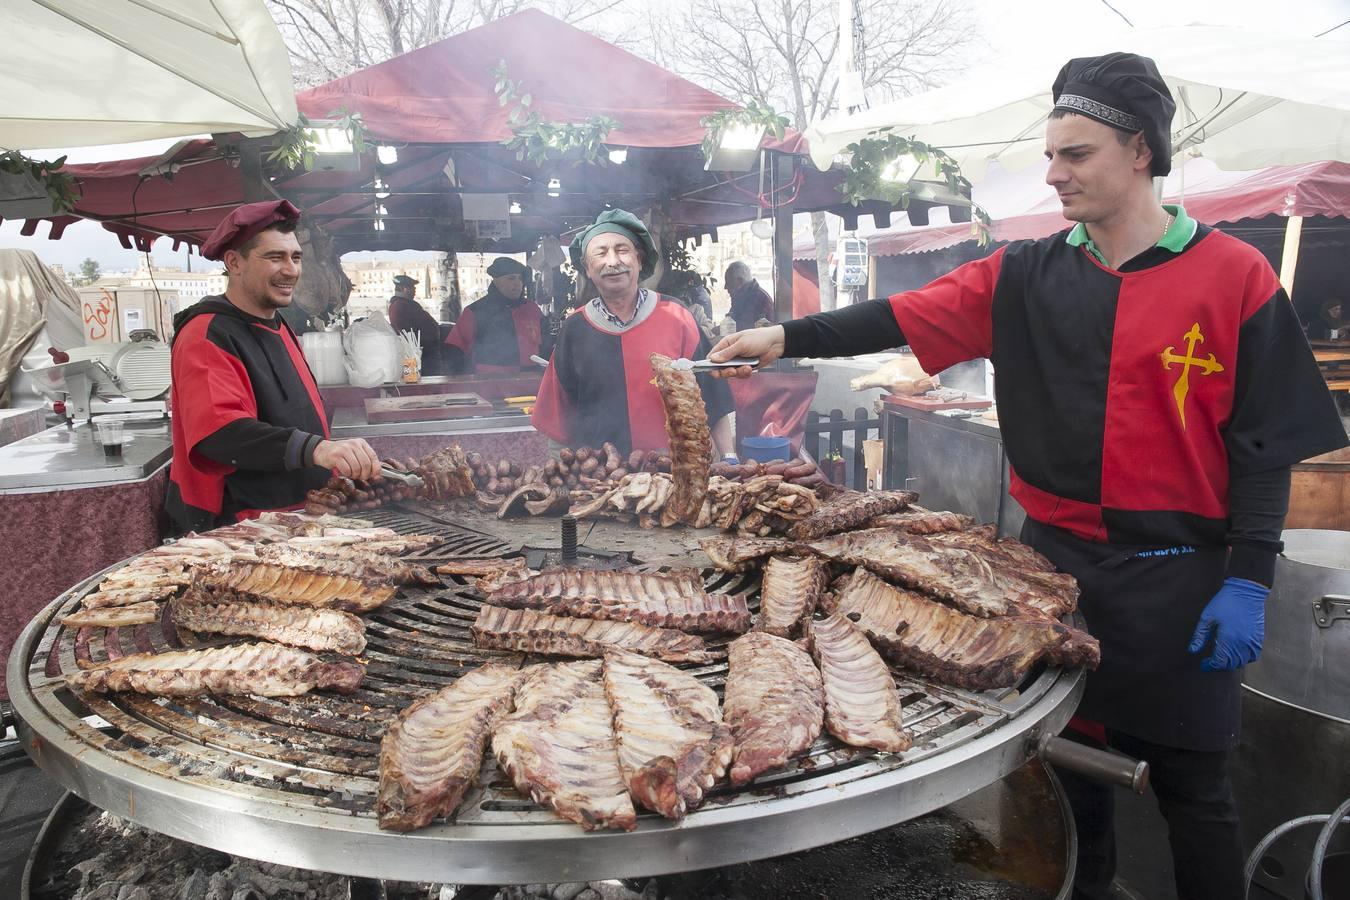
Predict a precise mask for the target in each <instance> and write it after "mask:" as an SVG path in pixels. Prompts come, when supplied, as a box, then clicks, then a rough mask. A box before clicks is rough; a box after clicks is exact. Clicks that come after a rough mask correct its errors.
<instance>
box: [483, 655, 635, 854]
mask: <svg viewBox="0 0 1350 900" xmlns="http://www.w3.org/2000/svg"><path fill="white" fill-rule="evenodd" d="M601 669H602V664H601V662H600V661H599V660H590V661H586V662H573V663H559V664H556V665H546V666H537V667H535V668H534V669H533V670H532V671H531V672H530V674H529V676H528V677H527V678H526V679H525V680H524V681H523V682H522V683H521V685H520V686H519V687H518V688H517V689H516V711H515V712H513V713H511V714H510V715H509V716H507V717H506V718H504V719H503V720H502V721H501V722H499V723H498V724H497V727H496V729H495V730H494V731H493V734H492V752H493V754H494V755H495V756H496V757H497V762H498V763H499V764H500V765H501V767H502V770H503V771H505V772H506V774H507V776H508V777H510V779H511V780H512V781H513V782H514V783H515V785H516V789H517V790H519V791H520V792H521V793H522V794H527V795H529V796H530V797H532V798H533V799H534V801H535V802H536V803H538V804H540V805H541V806H547V807H549V808H550V809H552V810H553V811H554V812H556V813H558V815H560V816H562V817H563V818H565V819H570V820H571V821H573V822H576V823H577V824H578V825H580V826H581V827H582V828H584V829H586V830H587V831H594V830H595V829H597V828H616V829H622V830H624V831H632V830H633V829H634V828H636V827H637V811H636V810H634V809H633V801H632V800H631V799H630V798H629V796H628V789H627V786H626V785H625V784H624V780H623V773H622V772H621V771H620V769H619V756H618V751H617V748H616V746H615V742H614V725H613V722H612V721H611V717H610V709H609V702H608V701H607V700H606V699H605V688H604V684H603V681H602V675H601Z"/></svg>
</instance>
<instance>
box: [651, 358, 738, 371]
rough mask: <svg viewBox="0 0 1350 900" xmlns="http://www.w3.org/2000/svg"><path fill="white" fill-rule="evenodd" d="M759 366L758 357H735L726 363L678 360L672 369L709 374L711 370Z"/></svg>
mask: <svg viewBox="0 0 1350 900" xmlns="http://www.w3.org/2000/svg"><path fill="white" fill-rule="evenodd" d="M758 365H759V358H758V357H755V356H735V357H732V358H731V359H729V360H727V361H726V362H713V361H712V360H710V359H699V360H692V359H677V360H675V361H674V362H673V363H671V364H670V367H671V368H672V369H675V370H677V371H680V372H707V371H708V370H710V369H735V368H738V367H740V366H749V367H750V368H752V369H753V368H754V367H755V366H758Z"/></svg>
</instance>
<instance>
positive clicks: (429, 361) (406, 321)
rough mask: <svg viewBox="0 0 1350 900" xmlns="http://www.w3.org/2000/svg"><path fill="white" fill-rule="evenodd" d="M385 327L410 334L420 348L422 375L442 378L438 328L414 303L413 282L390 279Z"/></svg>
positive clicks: (395, 278)
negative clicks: (389, 295) (414, 334)
mask: <svg viewBox="0 0 1350 900" xmlns="http://www.w3.org/2000/svg"><path fill="white" fill-rule="evenodd" d="M389 324H390V325H392V326H393V327H394V330H395V331H397V332H404V331H412V332H415V333H416V334H417V337H418V339H419V341H420V343H421V346H422V374H423V375H444V374H445V366H444V363H443V362H442V360H441V357H442V355H443V354H442V353H441V327H440V326H439V325H437V324H436V320H435V319H433V318H432V317H431V313H429V312H427V311H426V310H425V309H423V308H422V304H420V303H418V302H417V279H416V278H412V277H410V276H408V275H395V276H394V296H392V297H390V298H389Z"/></svg>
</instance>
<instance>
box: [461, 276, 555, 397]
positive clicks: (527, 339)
mask: <svg viewBox="0 0 1350 900" xmlns="http://www.w3.org/2000/svg"><path fill="white" fill-rule="evenodd" d="M487 272H488V275H490V276H492V284H491V286H489V287H488V292H487V293H486V294H484V295H483V296H482V297H480V298H479V299H478V300H477V301H475V302H474V303H471V304H470V305H469V306H468V308H466V309H465V310H464V312H462V313H461V314H460V316H459V319H458V320H457V321H456V322H455V327H454V329H453V330H452V331H451V332H450V334H449V336H448V337H446V339H445V344H446V347H447V352H448V353H449V354H450V358H451V368H452V370H453V371H458V372H472V373H474V374H476V375H483V374H493V373H502V374H505V373H512V372H519V371H520V370H521V369H522V368H530V367H531V366H532V365H533V363H531V362H530V357H531V356H534V355H535V354H537V353H538V352H539V347H540V341H541V339H542V336H543V331H544V316H543V314H542V313H540V312H539V307H538V306H536V305H535V304H534V303H532V302H530V300H528V299H527V298H526V297H525V279H527V278H528V277H529V276H530V268H529V266H526V265H525V264H524V263H520V262H517V261H516V260H514V259H512V258H511V257H509V256H499V257H497V258H496V259H494V260H493V261H492V265H490V266H488V270H487ZM536 371H538V370H536Z"/></svg>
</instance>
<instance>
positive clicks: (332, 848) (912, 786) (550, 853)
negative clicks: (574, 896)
mask: <svg viewBox="0 0 1350 900" xmlns="http://www.w3.org/2000/svg"><path fill="white" fill-rule="evenodd" d="M391 512H392V510H391ZM413 515H414V516H415V515H416V513H413ZM410 518H411V517H410ZM432 522H433V523H434V524H435V525H436V526H440V527H441V528H445V527H447V526H446V524H445V523H442V522H438V521H435V520H432ZM449 527H453V526H449ZM465 531H467V532H469V534H470V535H472V536H478V535H480V534H481V532H477V531H474V530H471V529H465ZM484 537H489V536H484ZM498 543H501V542H500V541H498ZM124 562H125V561H123V562H119V563H116V564H114V565H112V566H109V567H108V568H106V569H104V570H102V571H101V572H99V573H96V574H95V575H92V576H90V577H89V578H88V579H85V580H84V581H82V582H81V583H80V584H78V585H76V586H75V587H73V588H71V589H69V590H68V591H66V592H65V593H63V594H62V595H61V596H60V597H58V598H56V599H55V600H53V601H52V603H50V604H49V605H48V606H47V607H46V608H45V609H44V610H43V611H42V612H41V613H40V614H39V615H38V616H36V617H34V619H33V620H32V621H31V622H30V623H29V624H28V625H27V626H26V627H25V628H24V630H23V632H22V634H21V635H20V638H19V640H18V641H17V642H16V644H15V647H14V651H13V652H12V653H11V655H10V658H9V660H8V674H9V681H10V684H12V685H14V686H15V688H13V689H12V690H14V696H13V697H12V698H11V699H12V701H13V702H14V707H15V710H16V712H17V713H18V716H19V719H20V725H19V736H20V739H21V740H22V741H23V746H24V748H25V750H26V751H27V752H28V753H29V755H30V756H31V757H32V758H33V760H34V762H35V763H36V764H37V765H38V766H39V767H40V768H42V769H43V770H44V771H45V772H47V773H48V774H49V775H50V776H52V777H53V778H55V779H56V780H57V781H58V782H60V783H61V784H63V785H64V786H65V787H67V788H68V789H69V790H71V791H72V792H74V793H76V794H78V795H79V796H81V797H83V798H84V799H86V800H88V801H89V802H91V803H93V804H95V805H96V806H99V807H101V808H103V809H107V810H109V811H110V812H113V813H114V814H116V815H120V816H123V817H125V818H128V819H131V820H132V821H135V822H137V823H138V824H141V825H144V826H146V827H148V828H152V829H154V830H156V831H160V832H162V833H164V834H168V835H170V836H171V837H175V838H179V839H183V840H188V841H191V842H193V843H198V844H204V845H207V846H210V847H213V848H215V849H218V850H222V851H225V852H229V853H235V854H238V855H241V856H246V857H250V858H253V859H259V860H264V861H268V862H275V863H281V864H285V865H290V866H297V867H300V868H311V869H320V870H323V871H330V872H337V873H340V874H345V875H352V876H356V877H369V878H396V879H402V880H424V881H442V882H454V883H463V884H504V883H541V882H543V883H553V882H559V881H580V880H598V879H603V878H622V877H641V876H652V875H661V874H667V873H671V872H683V871H692V870H695V869H703V868H711V867H716V866H722V865H730V864H735V863H742V862H749V861H753V860H758V859H763V858H766V857H770V856H777V855H781V854H784V853H790V852H796V851H798V850H805V849H810V848H812V847H817V846H821V845H823V844H827V843H833V842H836V841H839V840H844V839H846V838H849V837H855V836H857V835H860V834H864V833H867V832H870V831H874V830H877V829H880V828H884V827H888V826H890V825H893V824H897V823H899V822H901V821H905V820H907V819H910V818H914V817H916V816H919V815H922V814H924V813H926V812H930V811H932V810H934V809H937V808H940V807H942V806H944V805H946V804H947V803H950V802H952V801H953V800H956V799H958V798H960V797H963V796H965V795H967V794H969V793H971V792H973V791H975V790H977V789H979V788H981V787H983V786H985V785H987V784H989V783H991V782H993V781H995V780H997V779H999V778H1001V777H1003V776H1004V775H1006V774H1008V773H1009V772H1011V771H1012V770H1013V769H1016V768H1017V767H1018V766H1020V765H1021V764H1022V763H1023V762H1025V761H1026V760H1027V759H1028V758H1030V757H1031V756H1032V755H1034V749H1033V748H1034V745H1035V739H1036V738H1037V737H1038V736H1039V735H1040V734H1043V733H1058V731H1059V730H1060V729H1062V728H1063V726H1064V725H1065V724H1067V722H1068V719H1069V717H1070V715H1071V714H1072V710H1073V709H1074V708H1076V707H1077V703H1078V700H1079V698H1080V697H1081V694H1082V691H1083V673H1082V672H1081V671H1080V670H1071V671H1065V670H1061V669H1049V668H1047V669H1045V670H1044V671H1042V672H1041V673H1040V675H1039V676H1037V677H1036V678H1035V679H1034V680H1033V681H1032V682H1030V683H1026V684H1024V685H1023V687H1024V688H1025V689H1026V690H1025V691H1024V692H1023V693H1020V694H1016V696H1013V694H1012V693H1011V692H1006V693H1005V694H1004V695H1003V697H1002V698H994V697H990V696H987V695H985V694H979V693H975V692H963V691H960V690H959V689H950V688H942V689H941V690H940V691H939V693H946V694H948V695H953V696H956V697H960V698H961V700H962V702H964V703H965V704H966V705H967V706H971V705H979V706H981V707H984V708H985V709H987V710H989V711H991V712H999V713H1001V714H1002V718H1001V721H997V722H995V723H994V724H993V725H988V726H979V727H981V729H982V730H981V731H980V732H979V733H977V734H975V735H974V736H973V737H967V738H964V739H961V740H959V741H957V742H955V743H954V744H953V745H952V746H950V747H944V748H940V749H938V750H936V751H935V752H932V753H931V754H929V755H927V756H925V757H923V758H920V759H917V760H914V761H908V762H906V763H905V764H903V765H899V766H895V765H893V764H892V763H889V762H888V761H887V758H885V757H882V758H880V759H878V758H871V759H865V760H862V761H858V762H854V763H852V764H850V765H848V766H847V767H844V768H843V769H840V768H838V767H831V768H829V769H826V770H824V771H822V772H820V773H814V774H806V775H805V776H804V777H794V778H791V779H787V780H786V783H779V784H767V785H762V786H761V787H760V788H759V789H757V790H754V791H743V792H741V793H737V794H735V795H733V796H732V799H731V800H730V801H729V802H722V803H719V802H718V800H717V796H716V795H714V797H713V798H712V800H711V801H710V802H709V803H708V804H707V805H705V806H704V807H703V808H702V809H700V810H698V811H697V812H696V813H693V814H691V816H690V818H689V819H686V820H685V822H683V823H669V822H666V821H664V820H661V819H659V818H656V817H653V816H645V815H644V816H642V817H641V818H640V819H639V825H638V829H637V830H636V831H634V832H630V833H617V832H602V833H590V834H588V833H585V832H583V831H581V830H580V829H579V828H578V827H577V826H576V825H574V824H572V823H570V822H565V821H563V820H561V819H557V820H552V821H548V822H540V821H537V818H538V813H537V812H534V811H525V812H519V813H512V812H509V811H503V810H497V811H494V812H493V813H492V817H491V818H492V820H491V821H471V822H454V823H445V822H438V823H437V824H434V825H432V826H430V827H428V828H426V829H423V830H421V831H418V832H413V833H410V834H398V833H394V832H387V831H380V830H379V828H378V827H377V824H376V820H375V819H374V818H373V817H370V816H360V815H356V814H353V813H351V812H349V811H347V810H343V809H341V808H337V807H334V808H322V806H321V805H318V804H316V803H314V800H313V798H314V795H317V794H319V793H320V792H318V791H315V792H314V794H304V795H291V799H288V798H287V797H285V796H282V795H281V794H279V793H278V792H277V791H275V790H274V791H267V790H265V789H263V788H262V787H260V786H259V785H258V784H256V783H253V782H228V781H226V780H224V779H222V778H215V779H211V780H210V781H207V780H206V779H205V778H204V777H203V776H201V775H195V774H194V775H192V776H181V774H180V776H179V777H172V776H169V775H167V774H163V773H157V772H154V771H151V770H150V769H147V768H143V767H141V766H139V765H137V764H135V763H133V762H131V761H129V760H128V759H126V758H123V757H122V756H121V755H116V754H113V753H108V752H103V751H102V750H100V747H99V745H100V743H102V742H106V740H107V738H106V737H105V736H104V735H102V734H101V733H100V732H99V731H97V730H96V729H94V728H93V727H92V726H90V725H88V724H86V723H84V722H83V721H82V718H81V716H82V715H83V712H82V710H81V709H80V707H81V706H82V705H83V704H82V701H81V700H80V699H79V698H78V697H76V696H75V695H74V694H72V693H71V692H70V691H69V689H68V688H65V679H64V677H62V676H56V677H48V676H46V675H45V666H46V659H47V655H48V653H49V652H50V650H51V646H52V644H53V643H54V642H56V641H57V640H58V637H59V635H60V633H61V628H60V627H59V626H56V627H50V626H52V624H53V622H54V620H55V618H56V617H57V616H58V615H59V614H61V613H63V612H64V611H65V609H66V607H68V606H73V605H74V604H75V603H76V602H77V601H78V599H79V598H80V597H81V596H82V595H83V594H84V593H85V592H87V590H88V589H89V588H90V587H91V586H92V585H94V584H95V583H97V581H98V579H99V578H100V577H101V576H102V575H104V574H105V573H106V572H108V571H111V570H114V569H116V568H118V567H120V566H121V565H123V564H124ZM450 590H451V591H453V590H454V588H450ZM58 652H61V651H60V649H59V648H58ZM39 695H42V696H41V697H40V696H39ZM972 698H974V699H975V701H977V703H972V702H971V701H972ZM94 711H95V712H97V710H94ZM123 712H124V714H128V715H129V713H125V711H123ZM156 724H158V723H156ZM972 725H978V723H971V724H968V725H963V726H961V727H960V728H958V729H956V731H957V732H959V731H961V730H964V729H966V728H969V727H972ZM160 727H161V734H162V736H163V738H164V739H166V740H175V741H184V742H187V743H190V744H191V745H192V746H193V748H194V750H195V751H196V755H197V756H218V757H220V758H221V759H220V762H221V764H222V765H223V766H226V767H229V766H231V765H234V766H238V765H240V764H242V765H244V766H250V767H251V768H254V769H256V770H257V771H259V772H260V773H264V774H266V773H268V772H271V773H273V774H272V777H276V776H277V775H280V776H282V777H284V775H285V772H286V771H288V770H290V771H295V770H296V769H297V768H301V767H296V766H294V765H291V764H284V763H281V762H278V761H276V760H272V759H267V758H263V757H256V756H249V755H248V754H246V753H243V752H241V751H238V750H231V749H228V748H224V747H221V746H219V745H217V744H207V745H204V746H205V748H206V750H207V751H209V752H207V753H203V752H202V747H203V745H202V744H201V743H200V742H198V741H196V740H194V739H193V738H191V737H183V736H181V735H179V734H177V733H174V732H170V731H168V730H165V729H163V728H162V726H160ZM944 738H945V736H944ZM953 740H955V739H953ZM492 765H493V763H492V761H491V759H490V756H489V757H488V758H487V760H486V761H485V768H487V767H490V766H492ZM869 770H871V771H869ZM307 771H315V772H322V773H324V774H325V775H326V776H328V778H326V779H324V780H329V779H331V780H332V781H334V782H339V781H340V780H341V779H342V778H343V777H351V778H362V777H364V776H359V775H358V776H344V775H343V774H342V773H337V772H330V771H328V770H322V769H311V770H307ZM843 773H847V775H846V776H845V777H844V778H843V779H839V780H837V781H835V782H834V783H831V781H832V780H834V776H836V775H839V774H843ZM797 774H798V775H800V774H801V773H797ZM747 795H748V796H751V797H753V799H752V800H748V801H743V800H742V799H741V798H743V797H745V796H747ZM760 795H767V796H760ZM301 796H306V797H311V802H310V803H309V804H302V803H300V802H298V801H299V799H300V797H301ZM481 799H482V798H481V797H480V798H479V800H480V801H481ZM526 818H530V819H535V820H536V821H524V820H525V819H526ZM513 819H514V820H515V821H512V820H513ZM504 828H509V831H503V829H504Z"/></svg>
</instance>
